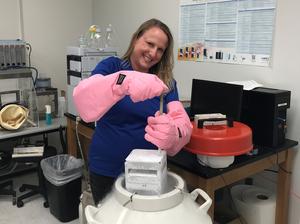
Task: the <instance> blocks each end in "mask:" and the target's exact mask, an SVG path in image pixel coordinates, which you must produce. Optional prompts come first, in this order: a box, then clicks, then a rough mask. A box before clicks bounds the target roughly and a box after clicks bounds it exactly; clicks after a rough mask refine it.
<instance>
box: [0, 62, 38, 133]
mask: <svg viewBox="0 0 300 224" xmlns="http://www.w3.org/2000/svg"><path fill="white" fill-rule="evenodd" d="M9 103H15V104H20V105H22V106H24V107H26V108H27V109H28V110H29V115H28V118H27V121H28V122H26V123H24V126H25V127H26V126H28V127H31V126H33V125H34V126H38V125H39V114H38V109H37V95H36V91H35V88H34V77H33V75H32V72H31V70H30V69H23V68H22V69H9V70H3V71H0V107H2V106H4V105H6V104H9Z"/></svg>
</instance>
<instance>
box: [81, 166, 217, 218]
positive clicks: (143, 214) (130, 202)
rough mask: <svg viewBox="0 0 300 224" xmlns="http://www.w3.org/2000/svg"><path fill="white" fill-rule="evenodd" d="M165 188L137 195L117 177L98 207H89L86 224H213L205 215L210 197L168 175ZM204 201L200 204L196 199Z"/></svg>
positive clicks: (176, 177) (177, 177)
mask: <svg viewBox="0 0 300 224" xmlns="http://www.w3.org/2000/svg"><path fill="white" fill-rule="evenodd" d="M167 176H168V182H167V183H168V186H167V189H166V190H165V193H163V194H161V195H138V194H133V193H131V192H129V191H127V190H126V189H125V177H124V176H120V177H119V178H118V179H117V180H116V182H115V185H114V189H113V192H112V193H111V194H109V195H108V196H107V197H106V198H105V199H104V200H103V202H102V204H100V205H98V207H94V206H90V205H88V206H87V207H86V209H85V215H86V219H87V222H88V223H89V224H141V223H142V224H153V223H155V224H167V223H172V224H183V223H189V224H212V220H211V218H210V216H209V215H208V214H207V211H208V209H209V207H210V206H211V203H212V201H211V199H210V197H209V196H208V195H207V194H206V193H205V192H204V191H203V190H201V189H199V188H197V189H195V190H194V191H193V192H191V193H188V192H187V191H186V188H185V183H184V181H183V179H182V178H181V177H180V176H178V175H177V174H175V173H172V172H168V175H167ZM199 195H200V196H202V197H203V199H205V202H204V203H203V204H201V205H199V204H198V203H197V202H196V199H197V198H198V196H199Z"/></svg>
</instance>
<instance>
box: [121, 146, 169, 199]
mask: <svg viewBox="0 0 300 224" xmlns="http://www.w3.org/2000/svg"><path fill="white" fill-rule="evenodd" d="M166 184H167V155H166V152H165V151H159V150H148V149H134V150H132V152H131V153H130V154H129V155H128V157H127V158H126V162H125V187H126V189H127V190H128V191H130V192H132V193H133V192H135V193H137V194H141V195H159V194H162V193H163V192H164V190H165V189H166Z"/></svg>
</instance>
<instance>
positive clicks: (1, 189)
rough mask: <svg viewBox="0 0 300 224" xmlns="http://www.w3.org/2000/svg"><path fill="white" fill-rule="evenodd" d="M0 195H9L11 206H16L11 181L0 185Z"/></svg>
mask: <svg viewBox="0 0 300 224" xmlns="http://www.w3.org/2000/svg"><path fill="white" fill-rule="evenodd" d="M0 195H11V196H12V204H13V205H15V204H16V191H15V190H14V184H13V181H12V180H8V181H5V182H3V183H0Z"/></svg>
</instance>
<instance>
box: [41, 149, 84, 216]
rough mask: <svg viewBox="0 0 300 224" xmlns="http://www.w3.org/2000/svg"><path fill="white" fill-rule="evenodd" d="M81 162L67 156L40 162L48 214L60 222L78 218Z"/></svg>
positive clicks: (57, 156)
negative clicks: (44, 183)
mask: <svg viewBox="0 0 300 224" xmlns="http://www.w3.org/2000/svg"><path fill="white" fill-rule="evenodd" d="M82 166H83V162H82V160H81V159H76V158H75V157H73V156H71V155H67V154H62V155H56V156H52V157H48V158H46V159H43V160H42V161H41V167H42V170H43V173H44V176H45V179H46V180H45V182H46V192H47V195H48V202H49V208H50V213H51V214H52V215H54V216H55V217H56V218H57V219H58V220H59V221H61V222H69V221H72V220H74V219H76V218H78V217H79V214H78V206H79V203H80V195H81V177H82Z"/></svg>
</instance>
